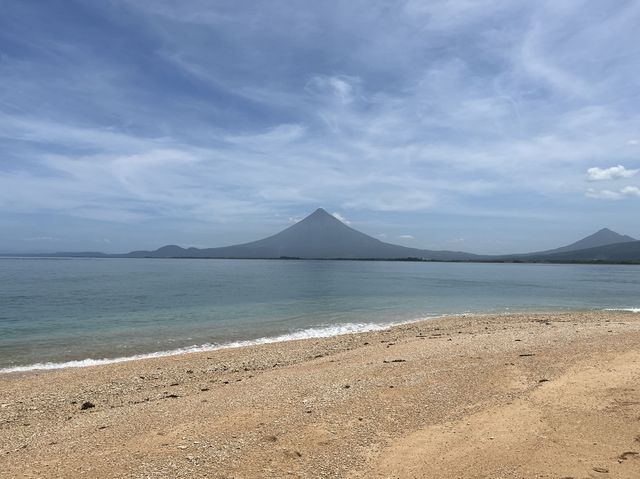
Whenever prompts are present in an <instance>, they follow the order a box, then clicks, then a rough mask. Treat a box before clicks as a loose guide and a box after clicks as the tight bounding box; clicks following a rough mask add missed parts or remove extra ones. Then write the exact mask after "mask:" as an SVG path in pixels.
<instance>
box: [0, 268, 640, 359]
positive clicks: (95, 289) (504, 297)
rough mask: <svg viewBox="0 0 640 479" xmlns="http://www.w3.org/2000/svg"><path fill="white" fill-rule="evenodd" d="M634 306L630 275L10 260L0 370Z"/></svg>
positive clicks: (0, 302) (635, 271)
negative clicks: (525, 313)
mask: <svg viewBox="0 0 640 479" xmlns="http://www.w3.org/2000/svg"><path fill="white" fill-rule="evenodd" d="M638 307H640V267H637V266H601V265H598V266H589V265H525V264H461V263H401V262H351V261H257V260H253V261H249V260H244V261H243V260H162V259H14V258H10V259H0V370H2V369H4V370H7V369H8V368H15V367H17V366H28V365H33V364H35V363H49V362H52V363H61V362H68V361H81V360H85V359H87V358H96V359H98V358H117V357H128V356H133V355H138V354H145V353H153V352H158V351H169V350H176V349H180V348H189V347H191V346H199V345H206V346H205V347H211V345H214V346H215V345H224V344H229V343H233V342H238V341H247V340H255V339H257V338H264V337H275V336H283V335H293V337H305V336H313V335H318V336H320V335H328V334H332V333H333V334H335V333H338V332H344V331H350V330H360V329H363V328H367V327H372V326H371V325H383V324H388V323H392V322H399V321H406V320H411V319H417V318H424V317H430V316H437V315H442V314H448V313H461V312H493V311H497V312H504V311H506V310H551V309H554V310H556V309H557V310H561V309H604V308H638ZM374 327H375V326H374ZM288 337H291V336H288ZM88 363H89V362H88V361H85V362H84V363H83V364H88Z"/></svg>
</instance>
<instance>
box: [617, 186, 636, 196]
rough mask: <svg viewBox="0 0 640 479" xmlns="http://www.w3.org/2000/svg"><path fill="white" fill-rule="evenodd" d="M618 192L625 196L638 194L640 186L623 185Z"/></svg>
mask: <svg viewBox="0 0 640 479" xmlns="http://www.w3.org/2000/svg"><path fill="white" fill-rule="evenodd" d="M620 193H622V194H623V195H626V196H640V188H638V187H637V186H625V187H624V188H622V189H621V190H620Z"/></svg>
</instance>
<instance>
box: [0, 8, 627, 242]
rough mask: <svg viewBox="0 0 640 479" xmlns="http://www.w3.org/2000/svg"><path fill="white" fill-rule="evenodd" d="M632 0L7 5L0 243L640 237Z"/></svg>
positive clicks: (0, 93) (1, 68)
mask: <svg viewBox="0 0 640 479" xmlns="http://www.w3.org/2000/svg"><path fill="white" fill-rule="evenodd" d="M638 25H640V1H617V2H602V1H573V0H563V1H549V2H544V1H540V2H530V1H522V2H519V1H513V0H451V1H444V0H431V1H417V0H404V1H400V0H397V1H396V0H388V1H374V0H348V1H327V2H312V1H295V0H290V1H286V2H284V1H278V0H270V1H268V2H267V1H253V2H238V1H208V0H206V1H205V0H191V1H183V2H175V1H172V0H171V1H170V0H101V1H88V0H84V1H73V0H58V1H57V0H50V1H46V2H42V1H36V0H5V1H4V2H2V12H1V13H0V230H1V231H2V235H0V251H5V252H22V251H61V250H101V251H106V252H123V251H129V250H133V249H140V248H144V249H149V248H155V247H159V246H161V245H164V244H168V243H175V244H180V245H184V246H186V245H189V246H191V245H193V246H199V247H206V246H223V245H227V244H232V243H237V242H244V241H249V240H253V239H257V238H259V237H262V236H266V235H268V234H271V233H275V232H277V231H279V230H280V229H282V228H284V227H286V226H288V225H289V224H291V222H293V221H295V220H296V219H299V218H302V217H304V216H305V215H306V214H308V213H310V212H312V211H313V210H314V209H315V208H317V207H319V206H323V207H325V208H326V209H327V210H328V211H330V212H332V213H334V212H335V213H337V214H338V215H341V217H342V218H345V219H346V221H348V222H349V223H350V224H351V226H353V227H355V228H357V229H359V230H361V231H364V232H366V233H368V234H371V235H374V236H377V237H379V238H381V239H383V240H385V241H389V242H394V243H399V244H404V245H408V246H415V247H424V248H431V249H456V250H467V251H473V252H479V253H498V252H516V251H529V250H535V249H545V248H550V247H555V246H559V245H562V244H567V243H569V242H572V241H574V240H577V239H579V238H580V237H582V236H585V235H587V234H590V233H592V232H594V231H596V230H597V229H600V228H601V227H605V226H608V227H610V228H612V229H614V230H616V231H619V232H621V233H625V234H630V235H632V236H635V237H640V222H639V221H638V218H639V214H638V211H639V210H640V173H638V172H637V170H638V169H640V80H639V78H640V42H637V41H633V39H635V38H636V37H637V28H638Z"/></svg>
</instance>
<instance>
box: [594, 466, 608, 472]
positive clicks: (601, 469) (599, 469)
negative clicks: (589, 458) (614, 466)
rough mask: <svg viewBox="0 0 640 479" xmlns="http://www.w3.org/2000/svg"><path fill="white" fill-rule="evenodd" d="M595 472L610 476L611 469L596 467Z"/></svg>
mask: <svg viewBox="0 0 640 479" xmlns="http://www.w3.org/2000/svg"><path fill="white" fill-rule="evenodd" d="M593 470H594V471H596V472H599V473H601V474H608V473H609V469H607V468H606V467H594V468H593Z"/></svg>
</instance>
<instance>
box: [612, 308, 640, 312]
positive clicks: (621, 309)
mask: <svg viewBox="0 0 640 479" xmlns="http://www.w3.org/2000/svg"><path fill="white" fill-rule="evenodd" d="M605 311H626V312H628V313H640V308H607V309H605Z"/></svg>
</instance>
